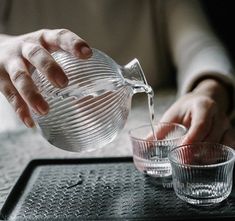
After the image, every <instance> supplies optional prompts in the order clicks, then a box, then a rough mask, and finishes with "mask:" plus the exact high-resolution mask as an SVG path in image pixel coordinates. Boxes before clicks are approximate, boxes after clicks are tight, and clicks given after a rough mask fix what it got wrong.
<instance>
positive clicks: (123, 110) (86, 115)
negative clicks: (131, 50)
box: [33, 49, 132, 151]
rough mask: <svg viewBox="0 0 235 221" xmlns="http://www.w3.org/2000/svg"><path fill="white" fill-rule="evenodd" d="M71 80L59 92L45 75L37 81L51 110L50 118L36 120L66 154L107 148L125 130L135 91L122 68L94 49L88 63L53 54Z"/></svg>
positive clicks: (39, 74) (64, 54)
mask: <svg viewBox="0 0 235 221" xmlns="http://www.w3.org/2000/svg"><path fill="white" fill-rule="evenodd" d="M52 55H53V57H54V59H55V60H56V61H57V62H58V63H59V64H60V66H61V67H62V69H63V70H64V71H65V73H66V74H67V76H68V78H69V86H68V87H66V88H64V89H59V88H55V87H54V86H53V85H52V84H51V83H50V82H49V81H48V80H47V79H46V78H45V77H44V75H43V74H42V73H40V72H38V71H35V73H34V74H33V78H34V81H35V82H36V85H37V86H38V87H39V89H40V91H41V93H42V95H43V96H44V98H45V99H46V100H47V102H48V103H49V106H50V112H49V114H48V115H46V116H35V118H36V121H37V122H38V123H39V126H40V128H41V129H42V132H43V134H44V135H45V137H47V139H48V140H49V142H50V143H52V144H53V145H55V146H57V147H60V148H62V149H65V150H70V151H83V150H86V151H87V150H91V149H97V148H100V147H103V146H104V145H105V144H107V143H109V142H111V141H112V140H113V139H114V138H115V137H116V135H117V134H118V133H119V131H120V130H121V129H122V128H123V126H124V124H125V122H126V119H127V116H128V112H129V109H130V103H131V96H132V89H131V87H130V86H127V85H126V84H125V82H124V79H123V77H122V75H121V72H120V69H119V66H118V65H117V64H116V63H115V62H114V61H113V60H112V59H111V58H109V57H108V56H106V55H105V54H104V53H102V52H100V51H98V50H96V49H93V56H92V57H91V58H89V59H87V60H82V59H78V58H76V57H74V56H72V55H71V54H69V53H66V52H62V51H58V52H56V53H54V54H52Z"/></svg>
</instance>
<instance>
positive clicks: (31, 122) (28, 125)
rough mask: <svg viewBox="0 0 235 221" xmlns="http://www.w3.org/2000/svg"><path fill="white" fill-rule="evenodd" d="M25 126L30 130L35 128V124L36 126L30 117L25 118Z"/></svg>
mask: <svg viewBox="0 0 235 221" xmlns="http://www.w3.org/2000/svg"><path fill="white" fill-rule="evenodd" d="M24 124H25V125H26V126H27V127H28V128H32V127H35V124H34V122H33V120H32V119H31V118H30V117H25V118H24Z"/></svg>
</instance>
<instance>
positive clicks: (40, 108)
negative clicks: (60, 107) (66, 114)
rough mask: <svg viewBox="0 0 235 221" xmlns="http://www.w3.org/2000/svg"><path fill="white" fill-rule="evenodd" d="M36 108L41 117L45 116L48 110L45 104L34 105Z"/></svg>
mask: <svg viewBox="0 0 235 221" xmlns="http://www.w3.org/2000/svg"><path fill="white" fill-rule="evenodd" d="M36 108H37V112H38V113H39V114H42V115H45V114H47V113H48V110H49V107H48V104H47V103H42V104H38V105H36Z"/></svg>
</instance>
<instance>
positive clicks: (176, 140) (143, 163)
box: [129, 122, 187, 177]
mask: <svg viewBox="0 0 235 221" xmlns="http://www.w3.org/2000/svg"><path fill="white" fill-rule="evenodd" d="M153 130H154V135H153ZM186 132H187V128H186V127H184V126H183V125H181V124H177V123H167V122H161V123H157V124H154V125H153V127H152V126H151V124H149V125H144V126H140V127H138V128H134V129H131V130H130V131H129V136H130V139H131V142H132V149H133V160H134V164H135V166H136V168H137V169H138V170H139V171H140V172H142V173H144V174H147V175H150V176H154V177H167V176H170V175H171V165H170V162H169V159H168V152H169V151H170V150H171V149H173V148H174V147H176V146H179V145H180V144H181V142H182V140H183V138H184V136H185V134H186Z"/></svg>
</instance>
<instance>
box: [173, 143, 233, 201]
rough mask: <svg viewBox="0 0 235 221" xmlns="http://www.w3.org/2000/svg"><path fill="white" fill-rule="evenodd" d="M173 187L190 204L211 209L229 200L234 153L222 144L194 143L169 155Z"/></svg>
mask: <svg viewBox="0 0 235 221" xmlns="http://www.w3.org/2000/svg"><path fill="white" fill-rule="evenodd" d="M170 160H171V165H172V176H173V186H174V189H175V192H176V194H177V195H178V196H179V197H180V198H181V199H183V200H185V201H186V202H188V203H192V204H195V205H210V204H213V203H218V202H221V201H222V200H224V199H225V198H227V197H228V195H229V194H230V192H231V189H232V175H233V165H234V153H233V151H232V150H231V149H230V148H228V147H226V146H223V145H221V144H211V143H195V144H190V145H184V146H181V147H179V148H176V149H174V150H173V151H172V152H171V153H170Z"/></svg>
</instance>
